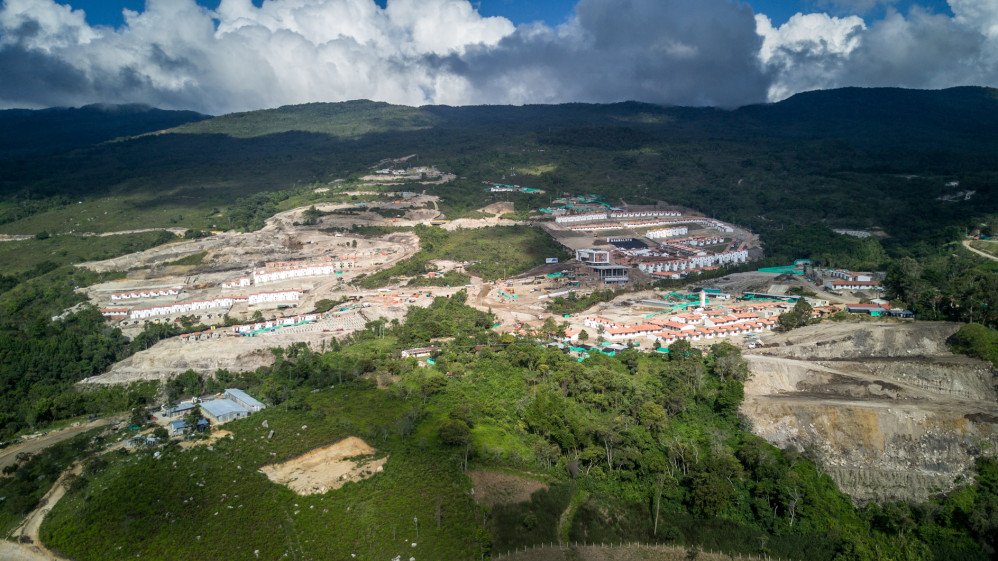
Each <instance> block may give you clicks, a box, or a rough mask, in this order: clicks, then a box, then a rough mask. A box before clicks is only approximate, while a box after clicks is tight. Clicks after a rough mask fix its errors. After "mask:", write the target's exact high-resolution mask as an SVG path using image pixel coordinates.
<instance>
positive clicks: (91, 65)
mask: <svg viewBox="0 0 998 561" xmlns="http://www.w3.org/2000/svg"><path fill="white" fill-rule="evenodd" d="M63 1H66V0H63ZM70 1H71V0H70ZM879 1H881V0H839V4H840V5H841V4H842V2H846V3H850V2H851V3H853V4H856V3H857V2H858V3H859V4H863V5H865V4H864V2H865V3H867V4H868V3H870V2H879ZM857 6H858V4H857ZM859 7H862V6H859ZM951 8H952V11H953V14H954V15H953V16H943V15H935V14H931V13H929V12H927V11H925V10H921V9H918V8H915V9H912V10H910V11H909V12H908V13H907V14H901V13H898V12H896V11H894V10H892V9H888V11H887V15H886V16H885V17H883V18H881V19H880V20H878V21H874V22H870V23H864V21H863V20H862V19H860V18H859V17H857V16H844V17H832V16H829V15H827V14H798V15H796V16H794V17H793V18H791V19H790V20H789V21H787V22H786V23H784V24H783V25H780V26H774V25H773V23H772V22H771V20H770V19H769V18H767V17H766V16H765V15H761V14H760V15H755V14H753V12H752V9H751V7H750V6H749V5H748V4H744V3H740V2H737V1H734V0H700V1H698V2H695V3H693V2H687V1H683V0H579V2H578V4H577V5H576V8H575V11H574V13H573V15H572V17H571V18H569V19H568V21H567V22H566V23H564V24H562V25H560V26H557V27H550V26H546V25H544V24H540V23H532V24H524V25H521V26H519V27H516V26H514V25H513V24H512V23H511V22H510V21H509V20H507V19H505V18H501V17H483V16H482V15H481V14H479V13H478V11H477V10H476V9H474V7H473V6H472V4H471V3H470V2H469V1H468V0H388V2H387V3H386V5H385V7H384V8H382V7H381V6H379V5H378V4H377V3H376V2H375V1H374V0H264V2H263V3H262V5H260V6H256V5H254V4H253V2H252V0H221V2H220V4H219V6H218V8H217V9H215V10H207V9H205V8H203V7H201V6H199V5H198V4H196V2H195V0H147V3H146V6H145V9H144V10H143V11H141V12H131V11H126V12H125V14H124V15H125V18H124V20H125V22H124V24H123V25H121V26H120V27H117V28H110V27H101V26H90V25H88V24H87V22H86V18H85V14H84V13H83V12H82V11H80V10H73V9H72V8H70V7H69V6H67V5H63V4H59V3H57V2H56V1H55V0H2V4H0V107H26V106H27V107H44V106H53V105H80V104H84V103H94V102H103V103H125V102H143V103H148V104H150V105H155V106H159V107H166V108H185V109H196V110H200V111H204V112H209V113H216V114H217V113H224V112H229V111H239V110H248V109H256V108H261V107H274V106H278V105H283V104H291V103H303V102H309V101H340V100H347V99H358V98H367V99H374V100H381V101H389V102H392V103H400V104H407V105H422V104H428V103H436V104H451V105H465V104H479V103H516V104H519V103H558V102H570V101H591V102H612V101H620V100H628V99H637V100H641V101H649V102H656V103H663V104H678V105H715V106H722V107H732V106H737V105H743V104H747V103H755V102H761V101H765V100H767V99H770V100H775V99H782V98H783V97H786V96H788V95H791V94H793V93H796V92H799V91H803V90H808V89H815V88H826V87H837V86H846V85H870V86H872V85H897V86H907V87H944V86H950V85H957V84H982V85H994V84H996V83H998V72H996V67H998V47H996V46H998V3H995V2H994V0H951Z"/></svg>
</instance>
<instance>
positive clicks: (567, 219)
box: [554, 212, 607, 224]
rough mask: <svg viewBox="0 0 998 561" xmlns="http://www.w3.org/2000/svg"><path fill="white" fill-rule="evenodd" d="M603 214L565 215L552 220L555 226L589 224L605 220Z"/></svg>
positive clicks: (604, 214)
mask: <svg viewBox="0 0 998 561" xmlns="http://www.w3.org/2000/svg"><path fill="white" fill-rule="evenodd" d="M606 218H607V216H606V213H605V212H587V213H585V214H566V215H565V216H558V217H556V218H555V219H554V221H555V222H556V223H557V224H567V223H571V222H590V221H593V220H606Z"/></svg>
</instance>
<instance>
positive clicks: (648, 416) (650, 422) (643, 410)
mask: <svg viewBox="0 0 998 561" xmlns="http://www.w3.org/2000/svg"><path fill="white" fill-rule="evenodd" d="M638 418H639V419H640V420H641V424H642V425H644V426H646V427H648V428H649V429H650V430H651V431H652V433H655V434H657V433H658V432H660V431H661V430H662V429H664V428H665V427H666V425H668V424H669V415H668V414H667V413H666V412H665V408H664V407H662V406H661V405H659V404H657V403H655V402H654V401H646V402H645V403H644V404H642V405H641V407H640V409H638Z"/></svg>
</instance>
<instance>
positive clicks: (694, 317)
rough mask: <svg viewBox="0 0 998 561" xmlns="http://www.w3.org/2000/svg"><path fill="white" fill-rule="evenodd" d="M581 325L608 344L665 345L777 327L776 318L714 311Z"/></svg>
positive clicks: (592, 321)
mask: <svg viewBox="0 0 998 561" xmlns="http://www.w3.org/2000/svg"><path fill="white" fill-rule="evenodd" d="M583 324H584V325H585V326H586V327H591V328H594V329H599V330H601V331H602V334H603V336H604V337H605V338H606V339H608V340H610V341H620V340H628V339H637V338H642V337H646V338H649V339H652V340H659V339H661V340H662V341H663V342H665V343H666V344H668V343H671V342H675V341H677V340H680V339H684V340H689V341H699V340H702V339H711V338H715V337H728V336H734V335H745V334H748V333H759V332H762V331H767V330H772V329H773V328H775V327H776V325H777V318H775V317H762V316H761V315H760V314H758V313H756V312H751V311H744V312H725V311H717V312H713V313H711V312H691V313H683V314H676V315H673V316H670V317H667V318H662V317H658V318H648V319H646V320H645V322H644V323H642V324H639V325H628V324H625V323H622V322H617V321H613V320H607V319H605V318H600V317H587V318H585V320H584V321H583ZM575 335H577V332H573V333H572V335H571V336H575Z"/></svg>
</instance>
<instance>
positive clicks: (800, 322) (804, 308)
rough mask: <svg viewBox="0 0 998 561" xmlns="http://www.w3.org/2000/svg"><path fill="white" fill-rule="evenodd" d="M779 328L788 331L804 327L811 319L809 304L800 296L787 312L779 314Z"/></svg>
mask: <svg viewBox="0 0 998 561" xmlns="http://www.w3.org/2000/svg"><path fill="white" fill-rule="evenodd" d="M779 321H780V328H781V329H783V331H790V330H792V329H797V328H798V327H804V326H805V325H807V324H808V322H810V321H811V305H810V304H808V303H807V301H806V300H804V299H803V298H801V299H800V300H797V303H796V304H794V307H793V309H792V310H790V311H789V312H786V313H783V314H780V318H779Z"/></svg>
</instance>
